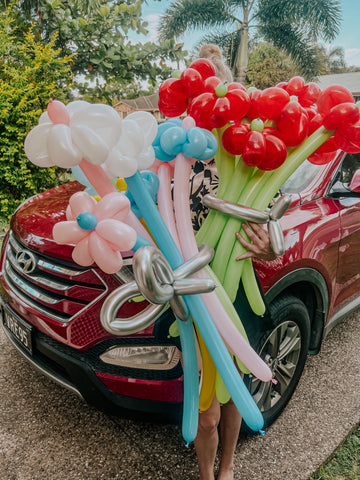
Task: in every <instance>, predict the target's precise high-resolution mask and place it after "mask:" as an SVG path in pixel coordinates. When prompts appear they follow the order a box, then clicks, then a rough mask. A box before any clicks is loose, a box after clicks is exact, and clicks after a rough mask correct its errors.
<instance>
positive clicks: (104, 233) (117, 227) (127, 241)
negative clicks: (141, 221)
mask: <svg viewBox="0 0 360 480" xmlns="http://www.w3.org/2000/svg"><path fill="white" fill-rule="evenodd" d="M96 233H97V234H98V235H99V236H100V237H101V238H102V239H104V240H106V241H107V242H108V243H109V244H110V245H111V246H113V247H116V249H117V250H120V251H122V252H126V251H128V250H131V249H132V248H133V246H134V245H135V243H136V239H137V233H136V232H135V230H134V229H133V228H131V227H129V226H128V225H126V223H123V222H119V221H118V220H113V219H112V218H109V219H106V220H102V221H101V222H99V223H98V225H97V227H96ZM114 250H115V248H114Z"/></svg>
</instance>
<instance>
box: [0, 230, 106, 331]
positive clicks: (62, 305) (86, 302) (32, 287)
mask: <svg viewBox="0 0 360 480" xmlns="http://www.w3.org/2000/svg"><path fill="white" fill-rule="evenodd" d="M4 275H5V279H6V281H7V283H8V284H9V286H10V287H11V288H12V290H13V291H14V292H15V293H16V294H17V295H18V296H19V297H20V298H21V299H22V300H23V301H24V302H25V303H26V304H27V305H29V306H31V307H33V308H35V309H36V310H37V311H39V312H42V313H43V314H45V315H46V316H48V317H50V318H52V319H54V320H57V321H59V322H62V323H63V322H69V321H70V320H71V319H72V318H73V317H74V316H76V315H78V314H79V313H80V312H82V311H83V310H85V308H89V307H90V305H91V304H92V303H94V302H95V301H97V300H98V299H100V298H101V297H102V296H104V295H105V294H106V292H107V286H106V284H105V283H104V281H103V280H102V279H101V277H100V276H99V275H98V274H97V273H96V271H95V270H94V269H89V268H87V269H86V268H84V269H81V270H80V269H79V267H78V266H77V265H75V264H70V262H68V264H65V262H61V261H60V260H59V261H58V260H56V259H54V258H50V257H46V256H44V255H40V254H38V253H37V252H34V251H33V250H29V249H26V248H25V247H24V246H23V245H22V244H21V243H20V242H19V241H18V240H17V239H16V238H15V236H14V234H13V233H12V232H10V235H9V242H8V245H7V248H6V255H5V269H4Z"/></svg>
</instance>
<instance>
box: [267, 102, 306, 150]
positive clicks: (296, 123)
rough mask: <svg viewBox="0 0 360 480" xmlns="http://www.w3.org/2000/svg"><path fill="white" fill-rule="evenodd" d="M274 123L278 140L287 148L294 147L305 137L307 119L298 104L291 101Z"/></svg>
mask: <svg viewBox="0 0 360 480" xmlns="http://www.w3.org/2000/svg"><path fill="white" fill-rule="evenodd" d="M274 122H275V124H276V126H277V128H278V130H279V134H280V138H281V139H282V140H283V141H284V143H285V144H286V145H287V146H288V147H296V146H297V145H299V144H300V143H301V142H303V141H304V140H305V138H306V137H307V134H308V125H309V119H308V116H307V114H306V111H305V110H304V109H303V108H302V106H301V105H300V103H298V102H295V101H292V102H289V103H288V104H286V105H285V107H284V108H283V109H282V111H281V113H280V115H279V116H278V117H276V118H275V119H274Z"/></svg>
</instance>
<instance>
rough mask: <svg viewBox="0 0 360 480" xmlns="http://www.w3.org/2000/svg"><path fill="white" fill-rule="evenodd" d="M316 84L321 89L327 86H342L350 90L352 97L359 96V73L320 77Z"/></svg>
mask: <svg viewBox="0 0 360 480" xmlns="http://www.w3.org/2000/svg"><path fill="white" fill-rule="evenodd" d="M316 83H317V84H318V85H319V87H320V88H321V89H324V88H326V87H328V86H329V85H342V86H344V87H346V88H347V89H348V90H350V92H351V93H352V94H353V95H360V72H351V73H336V74H332V75H320V76H319V77H318V81H317V82H316Z"/></svg>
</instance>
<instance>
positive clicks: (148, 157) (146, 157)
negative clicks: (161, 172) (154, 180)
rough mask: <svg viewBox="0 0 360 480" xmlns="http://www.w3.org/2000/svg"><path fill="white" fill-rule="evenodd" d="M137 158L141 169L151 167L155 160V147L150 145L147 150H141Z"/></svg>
mask: <svg viewBox="0 0 360 480" xmlns="http://www.w3.org/2000/svg"><path fill="white" fill-rule="evenodd" d="M136 160H137V164H138V169H139V170H145V169H148V168H150V167H151V165H152V164H153V163H154V161H155V151H154V149H153V147H152V146H151V145H150V147H148V148H147V149H146V150H143V151H142V152H140V153H139V155H137V157H136Z"/></svg>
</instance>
